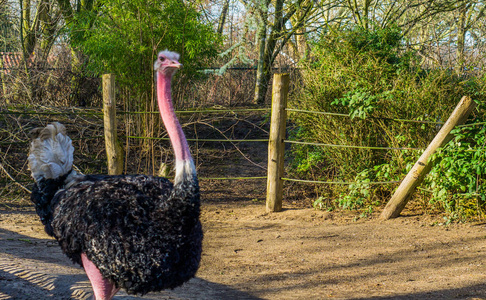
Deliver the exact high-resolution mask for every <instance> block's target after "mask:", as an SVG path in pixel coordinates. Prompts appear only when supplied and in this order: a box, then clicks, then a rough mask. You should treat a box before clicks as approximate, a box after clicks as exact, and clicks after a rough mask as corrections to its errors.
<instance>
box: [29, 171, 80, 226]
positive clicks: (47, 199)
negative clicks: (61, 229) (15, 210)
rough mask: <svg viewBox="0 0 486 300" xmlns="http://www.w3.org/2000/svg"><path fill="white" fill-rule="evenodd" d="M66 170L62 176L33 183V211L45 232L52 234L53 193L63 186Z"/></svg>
mask: <svg viewBox="0 0 486 300" xmlns="http://www.w3.org/2000/svg"><path fill="white" fill-rule="evenodd" d="M69 173H71V172H68V173H67V174H65V175H64V176H61V177H59V178H55V179H42V180H40V181H39V182H37V183H35V184H34V187H33V188H32V194H31V200H32V202H34V204H35V211H36V212H37V215H39V217H40V220H41V222H42V224H44V226H45V230H46V233H47V234H48V235H50V236H54V233H53V231H52V226H51V221H52V211H51V207H52V205H53V203H52V199H53V198H54V195H55V194H56V193H57V192H58V191H59V190H60V189H61V188H62V187H63V186H64V181H65V180H66V178H67V176H68V175H69Z"/></svg>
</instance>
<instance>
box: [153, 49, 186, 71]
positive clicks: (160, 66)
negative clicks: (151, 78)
mask: <svg viewBox="0 0 486 300" xmlns="http://www.w3.org/2000/svg"><path fill="white" fill-rule="evenodd" d="M180 67H182V64H181V63H180V62H179V54H178V53H175V52H170V51H167V50H165V51H161V52H159V54H158V55H157V60H156V61H155V63H154V70H155V71H158V72H161V73H163V74H167V75H173V74H174V73H175V72H176V71H177V69H179V68H180Z"/></svg>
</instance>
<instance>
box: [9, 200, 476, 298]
mask: <svg viewBox="0 0 486 300" xmlns="http://www.w3.org/2000/svg"><path fill="white" fill-rule="evenodd" d="M201 219H202V222H203V225H204V231H205V240H204V253H203V259H202V264H201V268H200V270H199V272H198V274H197V278H195V279H193V280H191V281H190V282H188V283H187V284H185V285H184V286H183V287H181V288H178V289H175V290H173V291H167V292H163V293H156V294H149V295H145V296H144V297H133V296H128V295H126V294H124V293H119V294H118V295H117V297H116V299H486V265H485V263H484V262H485V261H486V243H485V238H486V228H485V225H483V224H476V225H472V224H469V225H464V224H456V225H449V226H443V225H440V224H439V223H438V222H437V220H435V219H434V218H432V217H427V216H425V217H424V216H413V215H409V216H404V217H401V218H398V219H395V220H392V221H387V222H381V221H378V220H376V218H373V217H372V218H370V219H366V220H358V221H353V218H352V216H350V215H346V214H343V213H329V212H322V211H315V210H312V209H297V208H287V209H286V210H284V211H283V212H281V213H275V214H266V213H265V208H264V205H263V204H262V203H251V202H248V201H247V202H239V203H238V202H230V201H226V202H223V201H220V202H219V203H216V202H210V203H203V213H202V216H201ZM90 296H91V288H90V285H89V282H88V281H87V278H86V276H85V275H84V273H83V271H82V269H80V268H79V267H77V266H75V265H73V264H72V263H71V262H70V261H69V260H68V259H66V258H65V257H64V255H63V254H62V253H61V252H60V250H59V248H58V247H57V245H56V243H55V241H53V240H52V239H50V238H49V237H48V236H47V235H46V234H45V233H44V231H43V228H42V226H41V224H40V222H39V221H38V219H37V216H36V215H35V213H34V212H33V208H32V207H31V206H28V205H26V206H22V207H19V208H15V209H3V210H0V299H88V298H89V297H90Z"/></svg>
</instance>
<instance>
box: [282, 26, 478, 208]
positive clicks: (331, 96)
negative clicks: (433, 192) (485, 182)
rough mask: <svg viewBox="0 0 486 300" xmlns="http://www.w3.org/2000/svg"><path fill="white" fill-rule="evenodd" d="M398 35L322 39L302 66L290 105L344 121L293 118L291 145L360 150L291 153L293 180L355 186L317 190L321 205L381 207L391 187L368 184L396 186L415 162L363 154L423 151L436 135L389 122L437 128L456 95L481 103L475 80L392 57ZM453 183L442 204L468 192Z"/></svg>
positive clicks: (359, 32) (405, 155) (397, 54)
mask: <svg viewBox="0 0 486 300" xmlns="http://www.w3.org/2000/svg"><path fill="white" fill-rule="evenodd" d="M400 36H401V35H400V32H399V30H398V29H397V28H386V29H379V30H377V31H367V30H363V29H360V28H358V29H353V30H350V31H349V32H345V33H339V34H338V35H335V36H326V37H323V39H322V40H321V41H320V42H319V43H318V44H317V45H316V46H315V47H314V49H313V55H311V57H313V59H312V61H309V62H305V63H304V64H303V71H302V77H303V85H302V87H301V89H300V91H299V94H297V95H296V96H295V97H294V99H291V102H290V106H292V107H293V108H297V109H302V110H309V111H324V112H332V113H340V114H347V115H348V116H349V117H343V116H331V115H323V114H301V113H294V114H292V115H291V119H292V120H293V122H294V124H295V128H294V129H293V130H292V132H291V138H293V139H297V140H305V141H309V142H318V143H324V144H333V145H350V146H361V147H363V148H359V149H356V148H344V147H316V146H307V145H295V146H294V145H293V147H292V152H291V154H290V157H291V163H290V164H289V172H291V173H293V175H295V176H296V177H299V178H304V179H312V180H324V181H345V182H356V184H352V185H350V186H345V187H343V186H341V185H328V186H325V187H321V188H320V190H319V194H320V195H321V196H322V197H323V199H333V205H335V206H336V207H341V208H347V209H367V207H369V205H375V204H376V203H383V202H384V201H386V200H388V199H389V197H390V196H391V194H392V193H393V190H394V189H395V188H396V186H397V185H396V184H385V185H383V184H373V183H374V182H383V181H385V182H388V181H398V180H401V179H403V177H404V176H405V175H406V174H407V172H408V170H410V168H411V167H412V166H413V164H414V163H415V161H416V160H417V158H418V157H419V156H420V151H417V150H412V149H410V150H405V151H404V150H398V149H397V150H374V149H368V148H367V147H390V148H418V149H425V147H426V146H427V145H428V144H429V143H430V141H431V140H432V139H433V137H434V136H435V135H436V133H437V131H438V128H439V127H438V125H436V124H433V123H432V124H430V123H423V124H422V123H414V122H402V121H396V119H405V120H421V121H430V122H437V121H441V122H444V121H445V120H447V118H448V117H449V115H450V113H451V112H452V110H453V109H454V107H455V106H456V105H457V103H458V102H459V100H460V99H461V97H462V96H464V95H470V96H472V97H474V99H475V100H476V101H478V102H482V101H484V100H486V99H485V93H484V91H485V81H484V80H483V79H482V78H475V77H472V78H469V79H465V78H462V77H458V76H456V75H454V74H453V73H452V72H450V71H449V70H440V69H437V70H422V69H421V68H420V67H418V66H417V62H416V61H415V60H416V58H415V57H416V56H415V55H414V54H413V53H408V52H403V51H400V45H401V39H400ZM337 45H338V46H337ZM475 118H476V120H478V121H481V120H483V119H484V110H478V112H476V114H475ZM456 134H457V133H456ZM468 140H471V141H472V140H473V139H472V138H468ZM449 148H450V147H449ZM467 153H469V152H467ZM443 155H446V154H443ZM447 155H449V154H447ZM468 155H470V153H469V154H468ZM477 155H479V154H477ZM454 159H456V158H454ZM462 166H463V167H465V168H466V169H465V170H464V171H463V172H465V173H468V172H469V173H468V174H473V173H474V174H476V169H474V171H473V170H472V169H469V168H470V167H472V164H471V165H470V166H466V165H465V164H462ZM454 172H458V169H457V170H454ZM459 174H460V173H459ZM457 176H459V175H457ZM474 176H477V174H476V175H474ZM443 180H445V179H443ZM457 181H458V182H461V185H457V187H456V186H454V187H453V186H451V185H450V184H451V183H448V184H449V185H448V186H446V185H445V183H444V185H443V188H444V189H445V190H447V195H448V199H451V197H450V195H451V193H454V191H455V190H457V191H459V190H461V188H464V187H466V188H465V190H466V191H470V188H471V187H472V185H473V181H472V177H471V176H469V177H467V176H465V175H464V176H460V178H457ZM435 182H436V183H435V184H436V185H437V184H439V183H438V181H437V180H436V181H435ZM474 182H476V183H477V180H476V181H474ZM456 184H458V183H456ZM474 191H475V193H477V192H478V191H477V189H476V190H474ZM434 199H438V198H437V197H435V198H434ZM443 199H444V198H442V200H440V201H443ZM434 201H439V200H434Z"/></svg>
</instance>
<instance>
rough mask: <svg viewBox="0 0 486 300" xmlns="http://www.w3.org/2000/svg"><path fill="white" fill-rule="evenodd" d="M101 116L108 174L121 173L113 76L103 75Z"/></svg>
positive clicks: (121, 158)
mask: <svg viewBox="0 0 486 300" xmlns="http://www.w3.org/2000/svg"><path fill="white" fill-rule="evenodd" d="M102 78H103V115H104V128H105V148H106V157H107V161H108V174H109V175H120V174H122V172H123V149H122V147H121V145H120V143H119V141H118V136H117V127H116V99H115V75H113V74H104V75H103V77H102Z"/></svg>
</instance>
